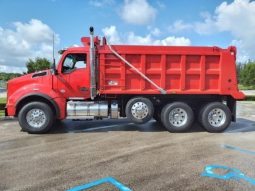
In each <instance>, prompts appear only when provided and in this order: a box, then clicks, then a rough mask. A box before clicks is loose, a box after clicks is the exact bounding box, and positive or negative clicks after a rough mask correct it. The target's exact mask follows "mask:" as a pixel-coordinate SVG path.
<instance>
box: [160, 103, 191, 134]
mask: <svg viewBox="0 0 255 191" xmlns="http://www.w3.org/2000/svg"><path fill="white" fill-rule="evenodd" d="M193 120H194V113H193V110H192V109H191V108H190V106H189V105H187V104H186V103H183V102H174V103H170V104H167V105H166V106H165V107H164V108H163V109H162V112H161V121H162V123H163V125H164V126H165V128H166V129H167V130H168V131H170V132H183V131H187V130H188V129H189V128H190V127H191V125H192V123H193Z"/></svg>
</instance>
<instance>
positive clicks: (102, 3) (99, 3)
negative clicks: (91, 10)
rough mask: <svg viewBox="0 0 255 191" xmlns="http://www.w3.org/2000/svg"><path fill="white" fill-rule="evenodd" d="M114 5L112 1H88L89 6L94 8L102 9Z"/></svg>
mask: <svg viewBox="0 0 255 191" xmlns="http://www.w3.org/2000/svg"><path fill="white" fill-rule="evenodd" d="M114 3H115V1H114V0H90V1H89V4H90V5H92V6H95V7H104V6H109V5H113V4H114Z"/></svg>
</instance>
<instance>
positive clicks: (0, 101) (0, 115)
mask: <svg viewBox="0 0 255 191" xmlns="http://www.w3.org/2000/svg"><path fill="white" fill-rule="evenodd" d="M0 104H6V98H0ZM3 116H4V110H0V117H3Z"/></svg>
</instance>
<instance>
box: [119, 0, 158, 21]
mask: <svg viewBox="0 0 255 191" xmlns="http://www.w3.org/2000/svg"><path fill="white" fill-rule="evenodd" d="M156 12H157V11H156V9H155V8H154V7H152V6H151V5H150V4H149V3H148V2H147V0H125V2H124V5H123V7H122V9H121V17H122V19H123V20H124V21H126V22H127V23H131V24H137V25H144V24H149V23H150V22H152V21H153V20H154V19H155V18H156Z"/></svg>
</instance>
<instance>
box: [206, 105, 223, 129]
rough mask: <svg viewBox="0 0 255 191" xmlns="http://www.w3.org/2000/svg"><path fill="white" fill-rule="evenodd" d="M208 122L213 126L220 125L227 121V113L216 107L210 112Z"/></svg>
mask: <svg viewBox="0 0 255 191" xmlns="http://www.w3.org/2000/svg"><path fill="white" fill-rule="evenodd" d="M208 122H209V123H210V125H212V126H213V127H220V126H222V125H223V124H224V123H225V122H226V114H225V112H224V111H223V110H222V109H220V108H214V109H213V110H211V111H210V112H209V114H208Z"/></svg>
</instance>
